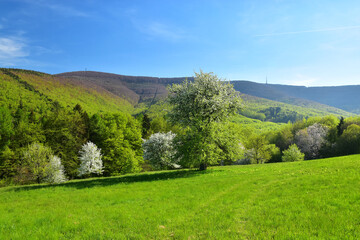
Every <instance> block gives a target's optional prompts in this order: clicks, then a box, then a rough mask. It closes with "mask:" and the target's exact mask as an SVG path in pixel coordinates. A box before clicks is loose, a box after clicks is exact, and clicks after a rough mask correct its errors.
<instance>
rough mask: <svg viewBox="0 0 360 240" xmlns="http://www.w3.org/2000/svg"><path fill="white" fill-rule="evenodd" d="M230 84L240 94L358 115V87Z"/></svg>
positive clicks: (359, 88)
mask: <svg viewBox="0 0 360 240" xmlns="http://www.w3.org/2000/svg"><path fill="white" fill-rule="evenodd" d="M232 84H233V85H234V88H235V89H236V90H238V91H240V92H242V93H245V94H249V95H252V96H257V97H261V98H266V99H270V100H274V101H279V102H284V103H289V104H293V105H297V106H305V107H311V108H315V109H322V108H324V104H325V105H328V106H332V107H334V108H340V109H343V110H345V111H348V112H353V113H360V95H359V92H360V85H354V86H336V87H304V86H289V85H278V84H260V83H255V82H249V81H232ZM319 103H321V105H319ZM334 110H335V109H332V110H331V111H334Z"/></svg>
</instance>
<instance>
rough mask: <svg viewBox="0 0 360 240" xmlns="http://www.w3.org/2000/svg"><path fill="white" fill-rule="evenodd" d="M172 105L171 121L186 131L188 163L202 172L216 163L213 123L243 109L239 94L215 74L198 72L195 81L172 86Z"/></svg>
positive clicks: (185, 154)
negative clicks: (192, 163) (209, 165)
mask: <svg viewBox="0 0 360 240" xmlns="http://www.w3.org/2000/svg"><path fill="white" fill-rule="evenodd" d="M169 92H170V94H169V102H170V104H171V105H172V106H173V108H172V110H171V113H170V119H171V120H172V122H176V123H179V124H180V125H181V126H183V127H184V128H187V129H188V131H187V136H186V137H185V139H188V140H191V143H190V142H189V141H186V142H185V141H183V143H184V144H186V146H185V147H186V152H183V156H185V157H186V159H185V161H189V162H194V165H195V166H199V168H200V170H205V169H206V168H207V165H208V164H213V163H217V162H218V161H219V160H220V159H219V158H217V157H216V156H217V155H216V154H215V153H216V152H218V151H220V149H219V147H218V146H216V144H215V136H214V129H215V127H214V123H216V122H223V121H226V120H227V118H228V117H229V116H230V115H232V114H235V113H236V111H237V110H238V109H239V108H240V107H241V99H240V94H239V93H238V92H236V91H235V90H234V88H233V86H232V85H231V84H229V83H226V82H224V81H222V80H221V79H219V78H218V77H217V76H216V75H214V74H213V73H203V72H202V71H200V73H195V79H194V81H193V82H188V81H185V82H183V83H182V84H173V85H172V86H171V87H170V88H169Z"/></svg>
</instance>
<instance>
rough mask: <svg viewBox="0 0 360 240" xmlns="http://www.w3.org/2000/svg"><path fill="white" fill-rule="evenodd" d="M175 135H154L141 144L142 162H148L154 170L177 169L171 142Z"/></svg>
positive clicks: (170, 133)
mask: <svg viewBox="0 0 360 240" xmlns="http://www.w3.org/2000/svg"><path fill="white" fill-rule="evenodd" d="M175 136H176V134H174V133H172V132H168V133H155V134H152V135H151V136H150V138H149V140H146V141H145V142H144V143H143V148H144V160H147V161H149V162H150V164H151V165H152V166H153V167H154V168H155V169H169V168H179V167H180V165H178V162H179V161H178V159H176V158H175V154H176V150H175V147H174V144H173V140H174V138H175Z"/></svg>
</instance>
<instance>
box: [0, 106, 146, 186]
mask: <svg viewBox="0 0 360 240" xmlns="http://www.w3.org/2000/svg"><path fill="white" fill-rule="evenodd" d="M52 106H53V107H52V109H48V111H43V110H40V109H29V108H27V107H26V106H24V105H23V104H22V102H20V104H19V106H18V107H17V108H9V107H6V106H2V107H0V179H2V180H3V181H7V182H8V181H14V180H18V181H19V182H22V176H21V171H20V169H22V167H23V164H24V161H23V160H24V159H23V155H24V152H26V151H27V148H28V147H29V146H30V144H32V143H40V144H43V145H45V146H46V147H48V148H50V149H51V151H52V152H53V153H54V155H56V156H58V157H59V158H60V159H61V163H62V164H63V166H64V168H65V172H66V175H67V176H68V177H69V178H70V179H72V178H75V177H77V175H78V168H79V165H80V161H79V157H78V155H79V151H80V149H81V147H82V145H83V144H85V143H86V142H88V141H91V142H93V143H95V144H96V145H97V146H98V147H99V148H101V153H102V155H103V163H104V172H103V174H104V175H105V176H110V175H117V174H124V173H129V172H138V171H140V169H141V164H142V146H141V144H142V140H141V125H140V123H139V122H138V121H137V120H136V119H135V118H133V117H132V116H131V115H129V114H125V113H116V114H109V113H98V114H94V115H92V116H89V115H88V114H87V113H86V112H85V111H83V109H82V108H81V106H80V105H76V106H75V107H74V108H73V109H71V110H69V109H68V108H63V107H61V106H60V104H58V103H57V102H54V103H53V104H52ZM4 179H6V180H4Z"/></svg>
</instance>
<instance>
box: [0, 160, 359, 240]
mask: <svg viewBox="0 0 360 240" xmlns="http://www.w3.org/2000/svg"><path fill="white" fill-rule="evenodd" d="M359 238H360V155H354V156H348V157H340V158H331V159H323V160H315V161H304V162H296V163H278V164H266V165H249V166H228V167H216V168H212V169H209V170H208V171H206V172H198V171H193V170H189V171H185V170H180V171H167V172H156V173H150V174H149V173H144V174H138V175H128V176H124V177H114V178H103V179H100V178H99V179H90V180H86V181H71V182H68V183H66V184H62V185H57V186H47V185H33V186H25V187H7V188H2V189H0V239H359Z"/></svg>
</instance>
